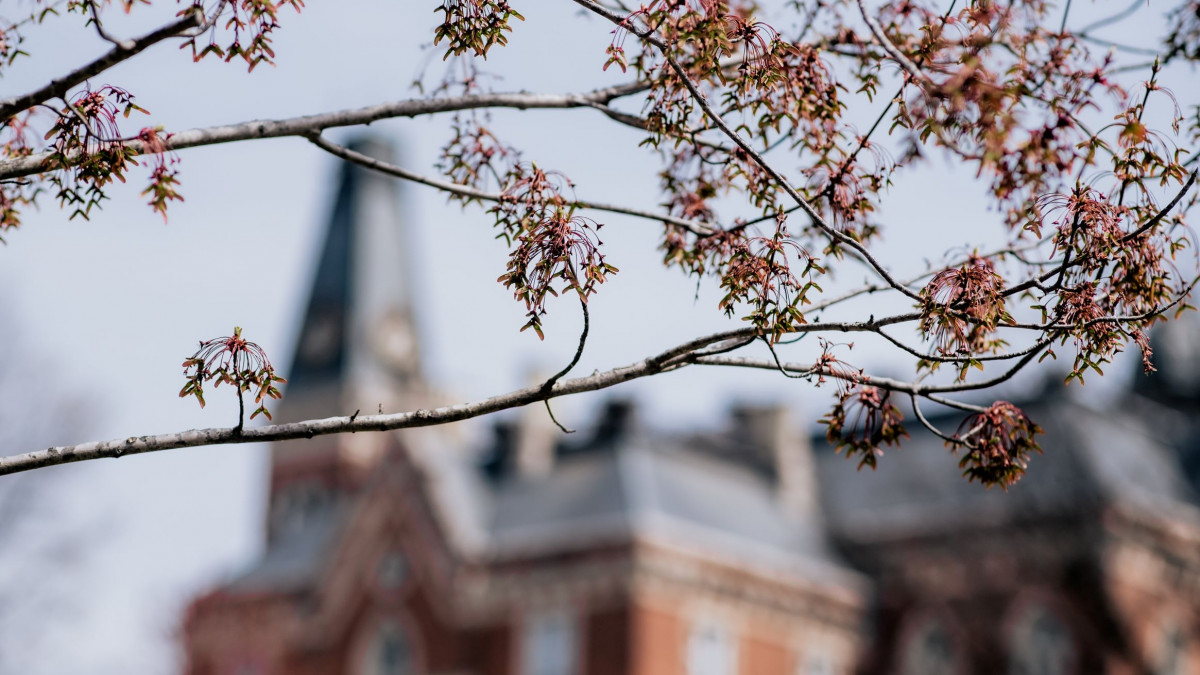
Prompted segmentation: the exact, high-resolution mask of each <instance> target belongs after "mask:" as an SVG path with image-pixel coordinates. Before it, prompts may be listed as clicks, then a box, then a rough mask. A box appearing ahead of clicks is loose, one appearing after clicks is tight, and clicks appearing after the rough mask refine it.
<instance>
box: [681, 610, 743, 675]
mask: <svg viewBox="0 0 1200 675" xmlns="http://www.w3.org/2000/svg"><path fill="white" fill-rule="evenodd" d="M736 661H737V650H736V648H735V646H734V642H733V636H731V635H730V634H729V630H728V629H726V628H725V626H723V625H721V624H719V623H717V622H715V621H701V622H699V623H697V624H695V625H694V626H692V630H691V633H690V634H689V635H688V642H687V675H733V673H734V672H735V668H736Z"/></svg>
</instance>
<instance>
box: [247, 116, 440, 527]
mask: <svg viewBox="0 0 1200 675" xmlns="http://www.w3.org/2000/svg"><path fill="white" fill-rule="evenodd" d="M350 147H352V148H353V149H355V150H356V151H358V152H361V153H363V154H366V155H370V156H372V157H376V158H378V159H381V160H383V161H387V162H394V161H395V159H394V155H395V152H394V149H393V148H392V146H391V144H389V143H387V142H385V141H382V140H380V139H378V138H375V137H371V138H367V139H361V140H358V141H355V142H354V143H351V144H350ZM408 234H409V233H408V232H407V231H406V228H405V222H404V219H403V218H402V217H401V209H400V200H399V189H398V183H397V181H396V180H395V179H393V178H390V177H387V176H384V175H382V174H379V173H377V172H373V171H371V170H369V169H365V168H362V167H360V166H357V165H354V164H350V163H345V164H343V165H342V166H341V167H340V169H339V172H338V185H337V192H336V196H335V197H334V203H333V210H332V212H331V213H330V217H329V223H328V225H327V227H326V230H325V233H324V241H323V243H322V244H321V249H320V250H321V253H320V257H319V262H318V264H317V269H316V274H315V276H314V277H313V283H312V289H311V291H310V292H309V296H308V302H307V305H306V308H305V312H304V319H303V322H302V324H301V326H300V332H299V337H298V340H297V345H296V351H295V356H294V357H293V361H292V365H291V367H290V368H289V369H288V370H287V371H285V372H286V376H287V378H288V385H287V389H286V390H285V392H284V394H285V396H284V399H283V401H282V402H281V403H280V407H279V417H280V419H281V421H285V422H286V421H296V420H301V419H309V418H314V417H329V416H333V415H350V414H353V413H354V412H355V411H361V413H362V414H372V413H375V412H377V411H379V410H380V409H382V410H384V411H395V410H399V409H407V408H410V407H413V406H414V405H415V404H416V403H418V402H419V401H420V400H421V399H422V398H423V395H424V389H425V388H424V386H423V381H422V378H421V369H420V358H419V353H418V340H417V330H416V322H415V320H414V315H413V292H412V274H411V272H412V266H411V264H410V263H409V261H410V260H411V259H412V258H413V257H415V256H414V255H413V252H412V250H411V247H410V246H409V243H408V236H407V235H408ZM389 442H391V439H390V437H388V436H387V435H374V434H359V435H352V436H347V437H339V436H330V437H324V438H319V439H312V440H307V441H291V442H284V443H277V444H276V445H275V446H274V447H273V448H272V457H271V459H272V480H271V483H272V485H271V501H272V506H271V509H272V513H271V514H270V520H271V522H272V523H274V522H275V521H276V520H277V519H278V518H279V517H281V516H279V514H277V513H276V512H277V511H280V510H285V511H286V510H288V509H289V508H290V507H288V506H286V505H287V504H288V503H291V502H293V501H297V500H294V499H291V498H281V497H280V495H279V494H278V493H280V492H282V491H288V488H289V486H299V487H301V488H302V489H303V490H304V491H307V492H312V491H313V490H318V491H321V490H332V491H334V492H336V491H338V490H343V489H347V488H349V487H353V486H354V485H355V484H356V483H357V480H358V478H361V476H362V475H363V474H365V472H366V470H367V469H369V468H370V467H371V466H373V465H374V463H375V462H376V461H377V460H378V458H379V457H380V456H381V455H382V452H383V450H384V449H385V446H386V444H387V443H389ZM299 501H303V502H305V503H310V502H312V501H313V500H311V499H305V500H299ZM318 501H320V500H318Z"/></svg>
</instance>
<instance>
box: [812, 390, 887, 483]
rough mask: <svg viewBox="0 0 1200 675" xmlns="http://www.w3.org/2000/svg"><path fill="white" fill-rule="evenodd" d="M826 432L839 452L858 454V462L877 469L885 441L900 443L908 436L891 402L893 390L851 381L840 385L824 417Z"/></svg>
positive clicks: (851, 454)
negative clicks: (830, 408) (833, 401)
mask: <svg viewBox="0 0 1200 675" xmlns="http://www.w3.org/2000/svg"><path fill="white" fill-rule="evenodd" d="M821 423H822V424H824V425H826V430H825V436H826V438H827V439H828V440H829V442H830V443H832V444H833V447H834V449H835V450H836V451H837V452H843V451H844V452H845V453H846V457H847V458H853V457H855V456H857V457H858V466H859V468H860V469H861V468H862V467H864V466H866V467H870V468H872V469H874V468H875V467H876V465H877V464H878V462H879V458H880V457H882V456H883V446H884V445H899V444H900V439H901V438H907V437H908V432H907V431H905V430H904V425H903V417H902V416H901V414H900V410H899V409H898V408H897V407H896V406H894V405H892V402H891V392H889V391H886V390H883V389H880V388H878V387H872V386H870V385H858V384H851V385H849V386H847V387H844V388H843V389H841V390H840V391H839V393H838V396H837V402H836V403H835V404H834V406H833V409H832V410H831V411H830V412H829V413H827V414H826V416H825V417H824V418H822V420H821Z"/></svg>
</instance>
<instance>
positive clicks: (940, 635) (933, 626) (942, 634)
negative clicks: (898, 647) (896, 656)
mask: <svg viewBox="0 0 1200 675" xmlns="http://www.w3.org/2000/svg"><path fill="white" fill-rule="evenodd" d="M902 649H903V651H902V652H901V657H900V673H901V675H956V674H957V673H958V668H957V664H958V654H957V652H956V648H955V645H954V638H953V637H952V636H951V635H950V630H949V629H948V628H946V624H944V623H942V622H941V621H939V620H937V619H926V620H925V621H922V622H921V623H920V624H918V625H917V626H916V627H915V630H913V631H912V632H911V633H909V635H908V637H907V639H906V640H905V643H904V645H903V647H902Z"/></svg>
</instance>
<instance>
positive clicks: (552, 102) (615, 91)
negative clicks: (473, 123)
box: [0, 82, 649, 180]
mask: <svg viewBox="0 0 1200 675" xmlns="http://www.w3.org/2000/svg"><path fill="white" fill-rule="evenodd" d="M648 86H649V85H648V84H647V83H645V82H630V83H628V84H623V85H618V86H615V87H606V88H603V89H596V90H593V91H589V92H583V93H571V94H531V93H525V92H513V93H494V94H473V95H468V96H454V97H447V98H436V99H408V100H405V101H393V102H390V103H381V104H378V105H373V106H367V107H365V108H352V109H348V110H338V111H334V112H327V113H320V114H316V115H304V116H301V117H290V118H285V119H276V120H253V121H249V122H241V123H239V124H229V125H224V126H215V127H205V128H201V129H190V130H188V131H180V132H177V133H173V134H171V135H170V136H169V137H168V138H167V139H166V142H165V143H166V147H167V149H168V150H183V149H185V148H194V147H199V146H205V145H219V144H221V143H233V142H236V141H248V140H255V139H264V138H284V137H288V136H301V137H307V136H310V135H312V134H314V133H320V132H321V131H324V130H325V129H333V128H336V127H351V126H359V125H363V124H371V123H372V122H378V121H380V120H385V119H392V118H396V117H417V116H420V115H432V114H435V113H443V112H454V111H456V110H473V109H479V108H514V109H517V110H533V109H564V108H591V107H592V106H593V104H595V103H608V102H610V101H612V100H614V99H617V98H620V97H622V96H630V95H632V94H636V93H638V92H641V91H644V90H645V89H646V88H647V87H648ZM22 100H24V97H23V98H22ZM26 107H28V106H26ZM20 109H24V108H20ZM126 146H127V147H129V148H131V149H133V150H134V151H135V152H137V153H138V154H143V153H145V152H146V148H145V146H144V144H142V143H141V142H139V141H130V142H129V143H127V144H126ZM50 157H51V154H50V153H39V154H36V155H30V156H28V157H21V158H18V159H10V160H6V161H3V162H0V180H4V179H10V178H20V177H22V176H31V175H34V174H39V173H44V172H46V171H50V170H52V169H58V168H61V167H60V166H59V165H58V164H54V163H52V162H51V161H50ZM78 159H79V157H78V155H73V156H70V157H68V158H67V163H68V164H73V163H74V162H76V161H78Z"/></svg>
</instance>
